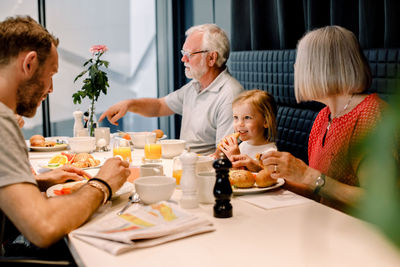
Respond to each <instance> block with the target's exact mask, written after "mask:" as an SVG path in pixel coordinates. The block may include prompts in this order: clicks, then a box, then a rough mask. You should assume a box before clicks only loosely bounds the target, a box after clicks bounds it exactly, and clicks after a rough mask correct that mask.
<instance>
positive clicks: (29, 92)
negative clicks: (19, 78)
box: [16, 71, 45, 118]
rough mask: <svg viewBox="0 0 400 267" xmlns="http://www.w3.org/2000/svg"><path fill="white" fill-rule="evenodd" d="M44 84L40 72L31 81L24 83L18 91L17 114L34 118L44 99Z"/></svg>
mask: <svg viewBox="0 0 400 267" xmlns="http://www.w3.org/2000/svg"><path fill="white" fill-rule="evenodd" d="M44 90H45V89H44V84H43V82H41V81H39V71H36V73H35V74H34V75H33V77H32V78H31V79H29V80H28V81H26V82H23V83H22V84H20V85H19V87H18V89H17V108H16V112H17V114H19V115H21V116H25V117H28V118H32V117H33V116H34V115H35V114H36V110H37V107H38V106H39V103H40V101H41V99H42V97H43V93H44Z"/></svg>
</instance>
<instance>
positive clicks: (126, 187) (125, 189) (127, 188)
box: [46, 181, 135, 199]
mask: <svg viewBox="0 0 400 267" xmlns="http://www.w3.org/2000/svg"><path fill="white" fill-rule="evenodd" d="M86 182H87V181H77V182H70V183H65V184H56V185H53V186H52V187H49V188H48V189H47V191H46V195H47V196H48V197H55V196H57V195H56V194H54V190H61V189H63V188H68V187H72V186H74V185H75V184H79V183H86ZM134 189H135V186H134V185H133V183H130V182H125V183H124V184H123V185H122V186H121V188H120V189H119V190H118V191H117V192H115V193H114V194H113V196H112V199H114V198H117V197H119V196H122V195H124V194H127V193H131V192H133V190H134Z"/></svg>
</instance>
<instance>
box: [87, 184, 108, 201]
mask: <svg viewBox="0 0 400 267" xmlns="http://www.w3.org/2000/svg"><path fill="white" fill-rule="evenodd" d="M87 184H88V185H90V186H92V187H94V188H96V189H99V190H100V191H101V192H102V193H103V195H104V199H103V205H104V204H106V202H107V199H108V193H107V189H106V187H105V186H104V185H103V184H101V183H99V182H98V181H89V182H87Z"/></svg>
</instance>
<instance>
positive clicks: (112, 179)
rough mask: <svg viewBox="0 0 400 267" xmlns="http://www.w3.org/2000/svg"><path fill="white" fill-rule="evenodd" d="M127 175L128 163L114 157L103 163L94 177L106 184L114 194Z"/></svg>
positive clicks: (128, 172) (128, 171)
mask: <svg viewBox="0 0 400 267" xmlns="http://www.w3.org/2000/svg"><path fill="white" fill-rule="evenodd" d="M129 174H130V170H129V162H127V161H124V160H121V159H120V158H117V157H115V158H111V159H108V160H107V161H106V162H105V163H104V165H103V166H102V167H101V168H100V171H99V172H98V173H97V175H96V177H97V178H100V179H102V180H104V181H105V182H107V183H108V184H109V185H110V186H111V189H112V191H113V192H116V191H117V190H118V189H119V188H120V187H121V186H122V185H123V184H124V183H125V181H126V178H128V176H129Z"/></svg>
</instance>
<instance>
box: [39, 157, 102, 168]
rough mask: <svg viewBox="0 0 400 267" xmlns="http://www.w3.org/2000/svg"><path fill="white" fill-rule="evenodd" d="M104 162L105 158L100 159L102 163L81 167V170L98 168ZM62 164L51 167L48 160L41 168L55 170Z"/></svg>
mask: <svg viewBox="0 0 400 267" xmlns="http://www.w3.org/2000/svg"><path fill="white" fill-rule="evenodd" d="M104 162H105V159H100V164H99V165H97V166H94V167H87V168H80V169H81V170H91V169H98V168H100V167H101V166H103V164H104ZM42 164H43V163H42ZM62 166H63V165H62ZM62 166H57V167H50V166H48V165H47V162H46V163H44V165H41V166H40V168H43V169H50V170H54V169H57V168H60V167H62ZM71 166H73V165H71Z"/></svg>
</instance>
